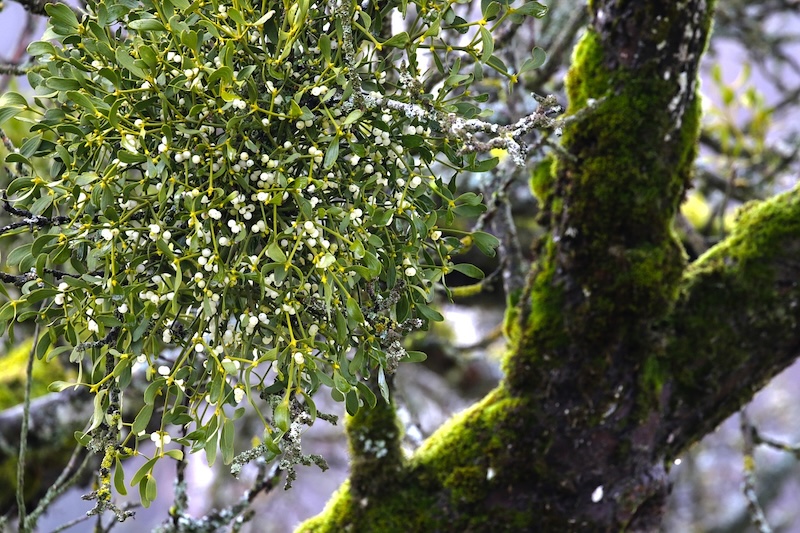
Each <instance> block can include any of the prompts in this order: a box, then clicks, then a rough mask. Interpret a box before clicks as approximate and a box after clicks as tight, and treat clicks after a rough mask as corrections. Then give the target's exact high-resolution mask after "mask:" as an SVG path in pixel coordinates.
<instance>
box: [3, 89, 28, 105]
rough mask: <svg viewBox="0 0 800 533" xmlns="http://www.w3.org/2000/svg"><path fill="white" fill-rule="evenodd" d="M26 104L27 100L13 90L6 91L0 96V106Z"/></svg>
mask: <svg viewBox="0 0 800 533" xmlns="http://www.w3.org/2000/svg"><path fill="white" fill-rule="evenodd" d="M27 105H28V101H27V100H26V99H25V97H24V96H22V95H21V94H19V93H15V92H14V91H8V92H7V93H4V94H3V96H0V107H5V106H19V107H26V106H27Z"/></svg>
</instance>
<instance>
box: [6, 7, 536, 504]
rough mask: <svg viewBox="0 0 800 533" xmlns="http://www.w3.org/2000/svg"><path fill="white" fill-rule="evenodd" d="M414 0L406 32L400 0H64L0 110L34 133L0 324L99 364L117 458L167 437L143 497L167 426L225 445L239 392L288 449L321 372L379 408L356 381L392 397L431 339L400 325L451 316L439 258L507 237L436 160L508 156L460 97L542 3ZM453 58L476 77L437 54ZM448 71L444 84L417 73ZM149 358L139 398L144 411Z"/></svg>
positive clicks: (309, 411) (194, 440)
mask: <svg viewBox="0 0 800 533" xmlns="http://www.w3.org/2000/svg"><path fill="white" fill-rule="evenodd" d="M413 3H414V4H416V18H415V19H414V21H413V22H411V23H409V24H408V31H404V32H402V33H399V34H396V35H393V36H391V37H389V38H387V37H385V36H386V35H387V34H390V33H391V32H389V31H387V30H388V28H386V27H384V24H388V21H389V17H388V15H389V14H390V13H391V12H392V11H393V10H395V9H397V10H400V12H401V14H402V15H403V16H405V15H406V8H407V4H406V2H402V3H389V4H387V5H382V7H380V8H379V7H376V6H373V5H372V4H370V3H368V2H365V3H364V4H363V5H357V4H355V3H353V2H349V1H344V2H322V3H313V4H312V3H310V2H309V0H304V1H300V2H274V1H269V2H258V3H253V2H250V1H249V0H231V1H227V2H223V1H216V0H199V1H196V2H190V1H189V0H165V1H163V2H162V1H158V2H156V1H142V2H134V1H119V0H115V1H107V2H106V1H102V0H100V1H90V2H88V5H87V13H85V14H81V15H80V16H79V15H76V13H75V12H74V11H73V10H72V9H71V8H69V7H68V6H66V5H63V4H57V5H49V6H47V12H48V15H49V16H50V25H49V27H48V34H47V35H46V36H45V38H44V39H43V40H41V41H39V42H36V43H33V44H32V45H31V46H30V48H29V52H30V53H31V54H32V55H33V56H35V58H36V60H37V63H36V65H35V66H34V67H33V68H32V69H31V70H30V72H29V74H28V79H29V82H30V84H31V86H32V87H33V89H34V90H35V92H36V95H37V97H36V98H35V99H34V103H33V104H30V103H28V101H27V100H26V99H25V98H23V97H22V96H20V95H18V94H15V93H8V94H7V95H5V96H4V97H3V100H2V104H3V111H2V112H3V116H2V119H3V120H7V119H8V118H11V117H12V116H15V115H17V114H18V113H21V112H23V111H25V113H23V114H22V115H20V117H19V119H20V120H28V121H30V123H31V127H30V131H31V134H32V137H31V138H29V139H28V140H27V141H26V142H25V144H24V145H23V146H22V147H21V148H20V150H19V151H18V152H16V153H13V154H11V155H10V156H9V157H8V158H7V163H9V164H13V165H14V166H15V167H16V171H15V172H16V177H15V179H14V180H13V181H12V183H11V184H10V186H9V187H8V189H7V191H6V195H7V198H8V201H7V202H6V209H7V210H8V211H9V212H11V213H12V214H16V215H18V216H22V217H23V218H24V221H23V222H21V223H19V224H16V225H13V227H8V228H4V230H5V231H4V232H3V233H2V236H1V237H2V238H7V237H11V236H14V235H15V234H19V233H22V232H27V231H34V232H35V239H34V240H33V241H32V242H28V243H26V244H23V245H22V246H20V247H18V248H17V249H15V250H14V251H12V252H11V253H10V254H9V255H8V256H7V257H6V258H5V259H6V263H7V264H8V265H11V266H12V267H14V268H16V269H17V272H19V273H20V274H19V275H18V276H16V277H15V279H14V281H15V283H16V285H18V286H19V291H18V292H19V294H18V295H15V296H16V298H13V299H11V298H10V299H9V301H8V303H6V305H5V306H3V308H2V309H0V324H1V325H2V327H3V329H5V328H6V327H9V326H10V324H11V323H12V322H13V321H14V320H15V319H17V320H25V319H29V318H35V319H36V320H38V321H39V322H40V323H42V324H43V325H45V326H46V327H47V331H46V334H45V335H44V336H43V337H42V338H41V339H40V340H39V350H38V353H40V354H42V355H44V354H48V357H55V356H56V355H57V354H59V353H63V352H64V351H69V352H70V359H71V360H72V361H73V362H75V363H78V364H79V368H81V369H83V371H82V373H81V375H80V377H79V380H78V384H79V385H83V386H86V387H88V388H89V389H90V390H91V391H92V392H93V393H95V417H94V419H93V420H92V423H91V427H90V429H89V431H87V432H86V435H85V437H84V439H85V440H86V441H87V442H88V443H89V444H90V445H93V446H94V447H96V448H97V449H99V450H103V451H105V453H106V457H107V460H106V461H105V462H104V464H105V463H108V465H106V473H108V470H109V468H110V465H111V459H112V458H113V459H118V458H120V457H123V456H125V455H129V454H131V453H139V445H140V443H141V442H143V441H145V440H146V441H153V442H154V443H155V445H156V446H155V447H156V455H155V456H154V457H153V458H152V459H151V460H150V461H148V462H147V463H146V464H145V466H144V467H142V469H141V470H140V471H139V472H138V473H137V474H136V475H135V476H134V479H133V482H134V483H139V484H140V487H141V490H142V497H143V499H144V500H145V502H147V501H152V499H153V498H154V497H155V488H154V481H152V476H151V470H152V466H153V464H154V462H155V461H156V460H157V459H158V458H160V457H162V456H164V455H170V456H173V457H176V458H180V457H181V456H182V454H180V453H179V450H166V448H167V447H168V446H169V444H170V442H173V443H179V444H181V445H184V446H188V447H190V448H191V449H193V450H200V449H204V450H205V451H206V453H207V454H208V455H209V460H210V461H213V460H214V457H215V456H216V453H217V450H221V453H222V456H223V459H224V461H225V462H226V463H228V462H231V461H232V460H233V459H234V446H233V435H234V424H233V421H234V420H235V419H236V418H238V417H239V416H241V415H242V413H243V412H244V411H245V409H244V406H246V405H247V404H249V405H251V406H252V407H253V408H254V411H255V412H256V413H259V416H261V418H262V421H263V424H264V428H265V433H264V445H263V446H265V448H264V450H263V451H264V452H265V453H267V455H269V454H272V457H274V456H276V455H277V454H279V453H281V451H282V447H283V443H285V441H286V439H285V438H284V437H285V435H286V434H287V432H289V430H290V426H292V424H293V421H295V420H296V419H297V418H298V417H303V421H304V422H310V421H313V418H314V417H315V416H316V408H315V407H314V403H313V400H312V395H313V394H314V393H315V392H316V391H317V390H318V389H319V388H320V387H321V386H322V385H325V386H326V387H329V388H330V389H331V391H332V394H333V396H334V398H336V399H337V400H340V401H344V402H345V404H346V406H347V410H348V412H350V413H355V412H356V411H357V410H358V409H359V408H362V407H363V406H365V405H366V406H374V405H375V403H376V402H377V401H378V399H377V397H376V395H375V394H374V393H373V392H372V390H371V389H370V387H369V386H368V385H366V384H365V383H364V380H363V379H362V378H365V377H369V376H377V383H378V385H379V390H380V392H381V393H382V395H383V396H384V398H385V399H387V400H388V394H389V391H388V388H387V385H386V374H388V373H391V372H392V371H393V370H394V369H395V368H396V366H397V364H398V363H399V362H401V361H416V360H420V359H422V358H423V357H424V355H423V354H420V353H418V352H408V351H406V350H405V349H404V348H403V347H402V345H401V343H400V339H401V338H402V336H403V335H404V334H406V333H408V332H409V331H412V330H415V329H422V328H425V327H427V323H428V322H429V321H431V320H439V319H441V316H440V315H439V314H438V313H437V312H436V311H435V310H434V309H432V308H431V307H430V306H429V304H430V302H431V300H432V298H433V294H434V290H435V289H436V288H437V287H442V286H443V282H444V275H445V274H447V273H448V272H450V271H452V270H461V271H462V272H465V273H467V274H470V275H476V276H477V275H481V274H480V272H479V271H477V269H475V268H474V267H471V266H469V265H454V264H453V261H452V258H453V256H455V255H456V254H459V253H460V252H462V251H463V250H464V249H465V248H466V247H469V246H471V245H473V244H474V245H476V246H478V247H479V248H481V249H482V250H483V251H484V252H486V253H493V250H492V248H493V247H494V246H495V245H496V239H494V237H491V236H490V235H488V234H485V233H480V232H475V233H471V234H470V233H467V232H464V231H461V230H457V229H455V228H453V227H451V224H452V222H453V220H454V218H455V217H456V216H459V217H463V216H476V215H478V214H480V213H481V212H482V211H483V210H484V207H483V206H482V205H481V204H480V197H478V196H477V195H475V194H472V193H466V194H462V195H460V196H458V197H456V196H454V191H455V180H449V181H444V180H442V178H441V176H442V174H443V173H444V172H446V171H450V173H451V174H452V170H461V169H467V170H471V171H481V170H487V169H489V168H491V167H492V166H494V164H496V162H497V160H496V159H489V160H486V161H479V160H478V159H477V157H476V154H475V153H474V151H475V150H474V149H471V148H470V146H472V144H470V143H471V142H472V140H474V135H473V134H474V133H475V132H477V131H480V130H481V128H483V127H484V124H483V123H481V122H480V121H478V120H476V119H475V117H477V116H478V108H477V107H476V106H475V105H473V104H472V103H470V101H469V98H468V96H467V92H466V91H465V89H466V87H468V86H469V84H471V83H472V82H473V81H475V78H476V73H477V75H478V76H479V77H480V76H482V68H478V67H479V66H480V65H482V64H486V65H488V66H490V67H491V68H494V69H496V70H498V71H499V72H501V74H504V75H507V76H509V77H511V75H510V74H508V72H507V71H506V68H505V65H504V64H503V63H502V61H501V60H500V59H498V58H497V57H496V56H494V55H493V53H492V46H493V42H492V37H491V33H490V32H489V31H488V30H487V28H486V26H487V20H492V19H495V18H497V17H500V20H503V19H505V18H507V17H512V18H513V17H517V18H519V17H521V16H522V15H530V14H535V15H537V16H541V15H543V13H544V11H543V7H542V6H541V5H540V4H537V3H536V2H531V3H529V4H526V5H525V6H523V8H518V9H512V8H510V7H508V6H505V7H503V8H502V9H501V8H500V6H499V4H497V3H492V4H491V5H489V6H488V7H487V8H486V9H485V10H484V13H483V15H484V18H482V19H480V20H478V21H475V22H467V21H466V20H464V19H462V18H460V17H457V16H455V12H454V11H453V9H452V6H451V5H450V2H447V1H425V0H420V1H418V2H413ZM485 7H486V6H485ZM487 15H488V16H487ZM470 32H471V33H470ZM465 35H466V37H465ZM447 36H455V37H454V38H456V37H457V38H458V40H457V43H458V44H457V45H453V44H452V43H448V42H446V37H447ZM54 42H55V44H54ZM422 50H424V51H426V53H427V54H428V56H427V57H428V58H427V59H426V60H423V59H422V58H421V57H418V52H420V51H422ZM456 52H460V53H461V55H462V56H464V57H465V58H467V59H469V60H471V61H472V62H474V63H475V65H474V68H473V71H472V72H471V73H469V74H463V73H460V72H459V68H460V67H459V64H460V63H459V64H456V65H451V66H448V67H445V66H444V63H450V62H451V61H450V60H449V59H448V57H449V54H454V53H456ZM420 53H421V52H420ZM440 56H441V57H440ZM443 59H444V62H443ZM456 61H457V63H458V62H460V59H456ZM421 64H429V65H428V66H424V65H421ZM533 66H535V65H533ZM529 67H531V65H529ZM437 76H438V77H439V82H440V89H439V90H438V93H437V94H436V96H435V97H434V96H433V95H431V94H427V93H425V91H424V90H423V87H424V86H425V83H426V82H427V81H430V80H431V79H434V78H436V77H437ZM514 79H516V77H515V76H514ZM434 81H435V80H434ZM456 113H457V115H456ZM31 116H33V117H34V118H33V119H30V118H23V117H31ZM470 121H472V122H470ZM492 131H495V130H492ZM503 142H508V143H514V144H513V146H518V144H516V142H515V141H514V139H513V138H512V137H511V136H510V135H509V136H506V137H504V141H503ZM495 144H496V143H495ZM493 146H494V145H493ZM471 152H472V153H471ZM43 169H44V170H43ZM434 170H436V172H434ZM4 279H5V280H6V281H8V276H7V277H6V278H4ZM140 369H143V371H144V374H145V378H146V380H147V387H146V390H145V392H144V398H143V399H144V408H143V409H141V410H140V411H139V413H138V415H137V416H136V417H135V419H134V420H127V419H125V418H124V417H123V416H122V415H121V411H120V402H121V396H122V395H124V394H125V392H126V388H127V387H128V386H129V384H130V383H131V382H132V380H134V379H135V376H136V375H137V372H138V371H139V370H140ZM65 386H67V384H65V383H64V384H60V385H57V386H56V388H63V387H65ZM154 413H155V415H154ZM154 416H155V417H159V418H158V420H156V423H155V426H157V428H158V429H156V430H155V431H152V428H153V426H154V420H153V417H154ZM170 425H177V426H183V427H188V428H189V429H190V432H189V433H188V434H184V435H182V436H177V435H170V433H169V427H170ZM148 428H150V429H148ZM147 431H150V433H149V434H148V432H147ZM117 470H118V471H121V469H120V468H117ZM119 475H120V476H121V475H122V474H121V473H120V474H119ZM97 496H98V498H99V499H100V500H102V499H103V498H105V497H107V495H106V494H105V493H102V490H101V491H100V493H98V495H97Z"/></svg>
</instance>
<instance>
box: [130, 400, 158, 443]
mask: <svg viewBox="0 0 800 533" xmlns="http://www.w3.org/2000/svg"><path fill="white" fill-rule="evenodd" d="M152 416H153V404H152V403H149V404H145V405H144V407H142V410H141V411H139V414H137V415H136V418H135V419H134V421H133V425H132V426H131V433H133V434H134V435H138V434H139V433H140V432H142V431H144V430H145V429H147V424H148V423H150V418H152Z"/></svg>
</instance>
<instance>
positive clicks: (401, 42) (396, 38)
mask: <svg viewBox="0 0 800 533" xmlns="http://www.w3.org/2000/svg"><path fill="white" fill-rule="evenodd" d="M409 40H410V37H409V36H408V33H406V32H404V31H403V32H400V33H398V34H397V35H393V36H392V37H390V38H389V39H388V40H386V41H384V42H383V43H382V46H393V47H395V48H403V47H404V46H405V45H406V44H408V41H409Z"/></svg>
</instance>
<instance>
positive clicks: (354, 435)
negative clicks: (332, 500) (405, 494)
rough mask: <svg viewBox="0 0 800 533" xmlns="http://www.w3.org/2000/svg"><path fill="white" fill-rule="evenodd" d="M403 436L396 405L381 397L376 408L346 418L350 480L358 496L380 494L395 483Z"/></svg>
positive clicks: (400, 460) (401, 456) (401, 459)
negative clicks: (388, 485)
mask: <svg viewBox="0 0 800 533" xmlns="http://www.w3.org/2000/svg"><path fill="white" fill-rule="evenodd" d="M377 394H378V395H380V392H379V391H377ZM402 435H403V431H402V428H401V426H400V423H399V422H398V420H397V416H396V413H395V407H394V402H389V403H386V402H384V401H383V399H382V398H380V397H379V399H378V404H377V405H376V406H375V407H374V408H372V409H368V408H362V409H360V410H359V411H358V413H357V414H356V415H355V416H348V417H347V437H348V442H349V444H350V456H351V462H350V469H351V473H350V479H351V484H352V487H353V491H354V492H355V494H356V495H357V496H370V495H373V494H379V493H380V492H381V491H382V490H383V489H384V487H385V486H386V485H387V484H388V483H391V482H393V481H394V480H395V479H396V477H397V475H398V472H399V471H400V469H401V468H402V465H403V453H402V450H401V448H400V443H401V440H402Z"/></svg>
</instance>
